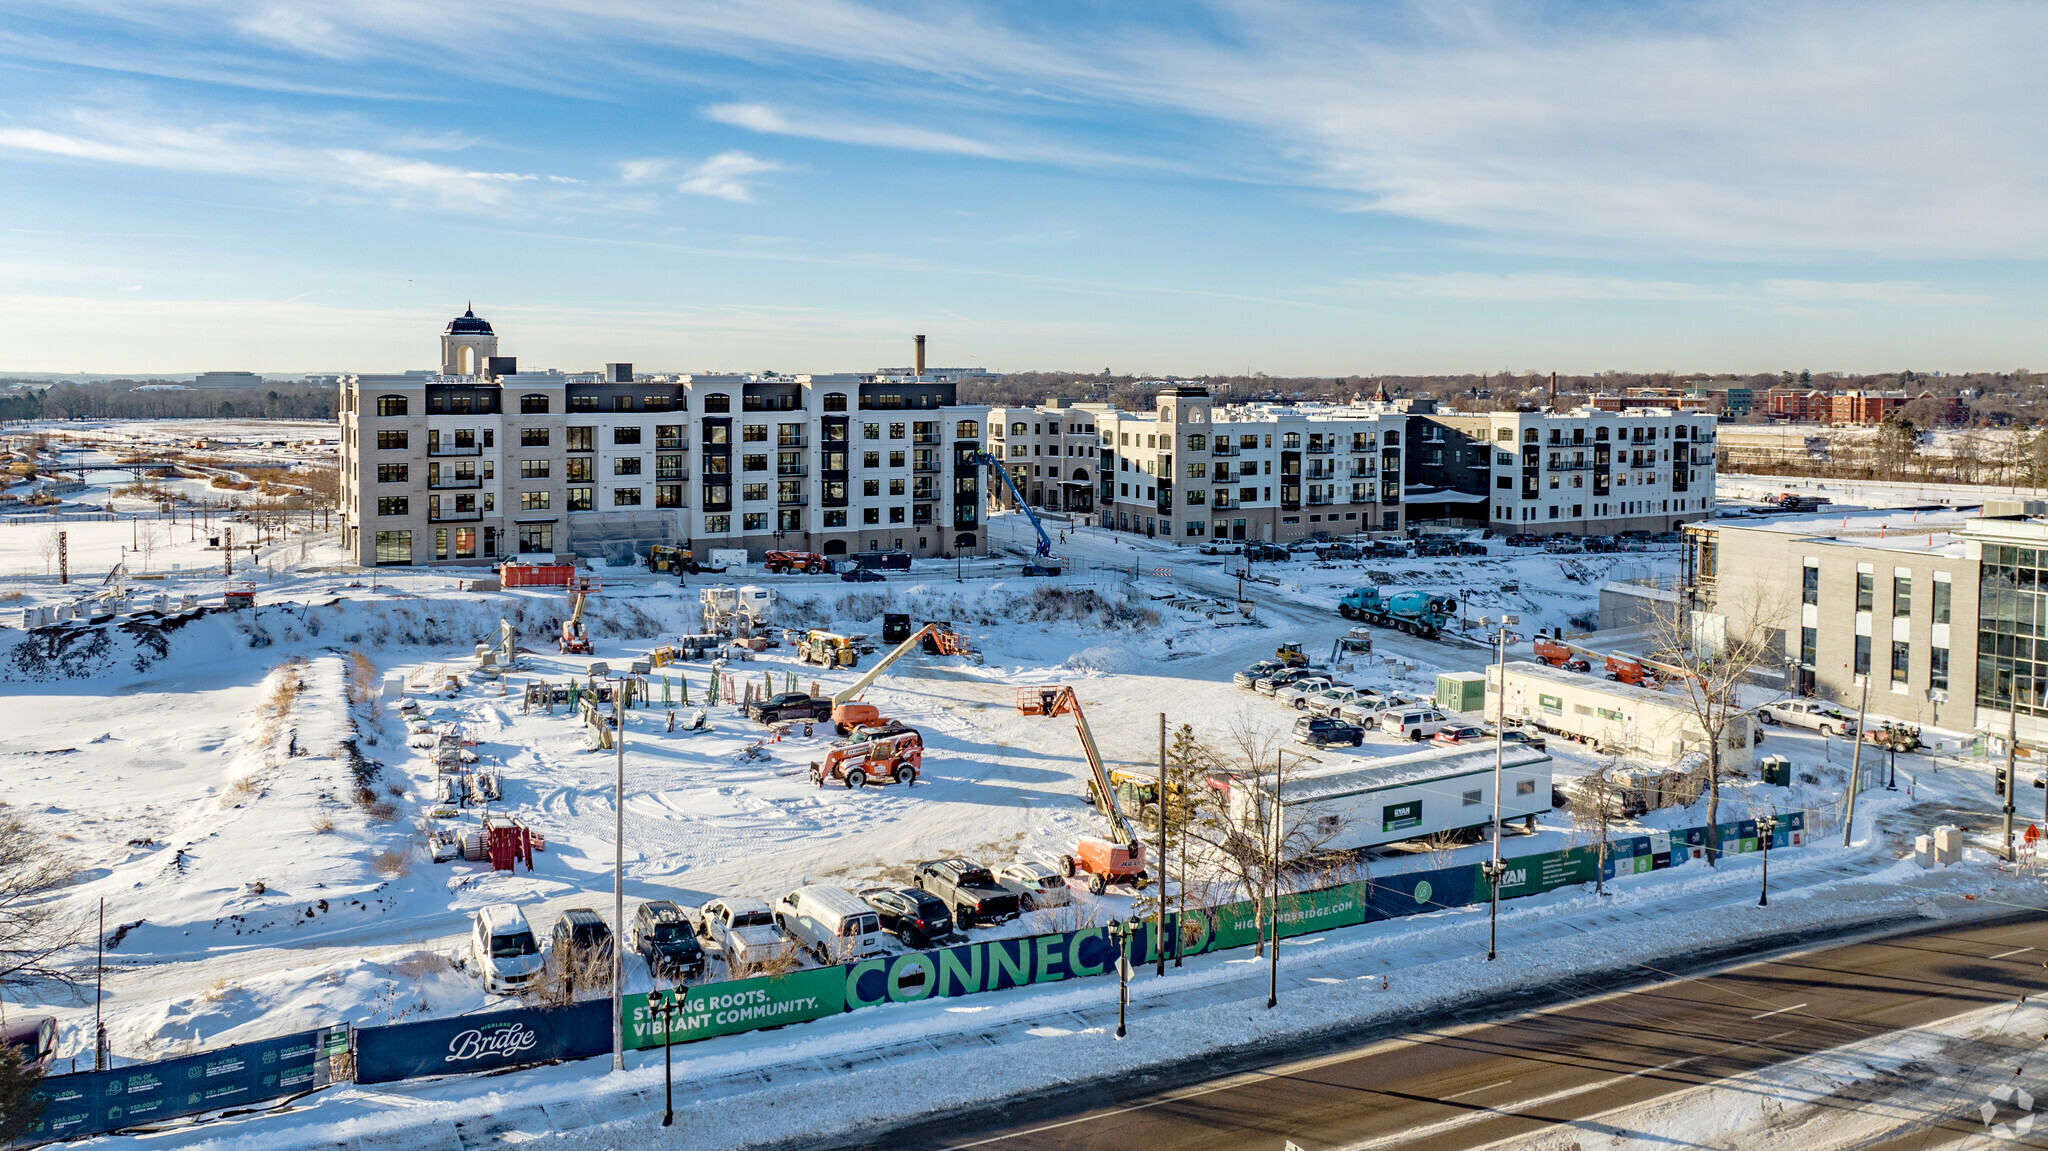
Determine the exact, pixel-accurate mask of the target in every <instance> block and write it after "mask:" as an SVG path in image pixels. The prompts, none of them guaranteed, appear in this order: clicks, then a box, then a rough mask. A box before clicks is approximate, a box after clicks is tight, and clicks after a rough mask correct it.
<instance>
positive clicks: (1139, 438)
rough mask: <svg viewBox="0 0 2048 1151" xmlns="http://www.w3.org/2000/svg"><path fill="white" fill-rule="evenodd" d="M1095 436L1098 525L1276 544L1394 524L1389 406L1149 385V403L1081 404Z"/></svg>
mask: <svg viewBox="0 0 2048 1151" xmlns="http://www.w3.org/2000/svg"><path fill="white" fill-rule="evenodd" d="M1078 410H1080V411H1084V412H1086V413H1088V415H1089V418H1092V419H1093V420H1094V423H1095V427H1096V431H1097V433H1098V441H1099V444H1098V449H1097V450H1098V452H1099V453H1100V454H1099V459H1098V464H1097V472H1098V483H1097V488H1096V495H1095V500H1096V508H1097V519H1098V522H1100V523H1101V524H1103V525H1104V526H1106V527H1111V528H1115V529H1117V530H1119V531H1129V532H1143V533H1145V534H1146V535H1151V536H1168V537H1172V538H1176V539H1183V540H1191V539H1202V538H1208V539H1230V540H1270V541H1277V542H1285V541H1288V540H1295V539H1302V538H1306V537H1308V536H1311V535H1314V534H1316V533H1318V532H1326V533H1328V534H1331V535H1339V536H1341V535H1351V534H1356V533H1360V532H1380V531H1389V532H1391V531H1400V530H1401V529H1402V527H1403V521H1402V508H1403V504H1402V502H1401V469H1402V450H1403V448H1402V436H1403V434H1404V432H1405V431H1406V429H1407V423H1408V416H1407V414H1406V413H1403V412H1400V411H1397V410H1395V409H1393V408H1392V407H1391V406H1386V405H1380V404H1368V405H1363V406H1356V407H1335V406H1326V405H1301V406H1291V407H1290V406H1281V405H1272V404H1252V405H1246V406H1241V407H1225V408H1221V409H1219V408H1216V407H1215V406H1214V403H1213V401H1212V399H1211V397H1210V395H1209V390H1208V389H1207V388H1205V387H1202V386H1200V385H1196V384H1187V383H1178V384H1175V383H1166V382H1161V383H1160V385H1159V390H1158V393H1157V399H1156V401H1155V410H1153V411H1151V412H1124V411H1119V410H1117V409H1114V408H1109V407H1106V406H1101V407H1098V406H1096V405H1082V406H1081V407H1080V408H1079V409H1078Z"/></svg>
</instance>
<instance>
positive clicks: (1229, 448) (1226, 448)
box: [1209, 440, 1237, 456]
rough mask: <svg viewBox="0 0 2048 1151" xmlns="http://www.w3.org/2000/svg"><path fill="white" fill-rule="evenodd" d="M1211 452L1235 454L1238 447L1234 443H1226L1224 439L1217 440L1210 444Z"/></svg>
mask: <svg viewBox="0 0 2048 1151" xmlns="http://www.w3.org/2000/svg"><path fill="white" fill-rule="evenodd" d="M1209 454H1210V455H1212V456H1234V455H1236V454H1237V448H1236V447H1235V446H1234V445H1231V444H1226V443H1224V442H1223V441H1222V440H1217V441H1216V442H1215V443H1213V444H1211V445H1209Z"/></svg>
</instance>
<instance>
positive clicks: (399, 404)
mask: <svg viewBox="0 0 2048 1151" xmlns="http://www.w3.org/2000/svg"><path fill="white" fill-rule="evenodd" d="M377 414H378V415H380V416H402V415H404V414H405V397H404V396H378V397H377Z"/></svg>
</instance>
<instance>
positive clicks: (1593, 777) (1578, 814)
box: [1568, 755, 1634, 895]
mask: <svg viewBox="0 0 2048 1151" xmlns="http://www.w3.org/2000/svg"><path fill="white" fill-rule="evenodd" d="M1633 769H1634V765H1633V764H1631V763H1630V762H1629V761H1628V759H1626V758H1625V757H1623V756H1619V755H1610V756H1608V757H1607V758H1605V759H1602V760H1601V761H1600V762H1599V763H1597V764H1594V765H1593V770H1591V771H1589V772H1587V773H1586V774H1585V775H1582V776H1580V777H1579V778H1578V779H1576V780H1574V781H1572V785H1571V787H1570V788H1569V789H1568V790H1569V794H1570V796H1571V804H1570V807H1569V811H1570V812H1571V817H1572V840H1573V842H1574V843H1576V842H1577V841H1578V839H1579V837H1580V836H1582V835H1583V836H1584V837H1585V838H1586V839H1587V840H1589V841H1590V842H1591V843H1592V844H1593V845H1594V853H1593V892H1594V894H1596V895H1605V894H1606V893H1607V886H1606V884H1607V878H1606V877H1607V840H1608V838H1609V834H1610V833H1611V832H1612V831H1613V828H1614V824H1615V822H1616V821H1618V820H1621V819H1625V818H1627V815H1628V789H1627V788H1626V787H1624V786H1622V784H1621V783H1620V782H1619V780H1618V778H1617V777H1618V776H1622V775H1626V774H1628V773H1629V772H1631V771H1632V770H1633Z"/></svg>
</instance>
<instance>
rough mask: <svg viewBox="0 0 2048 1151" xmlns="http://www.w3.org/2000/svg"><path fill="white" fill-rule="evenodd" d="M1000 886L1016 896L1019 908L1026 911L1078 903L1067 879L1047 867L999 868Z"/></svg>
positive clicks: (1017, 866)
mask: <svg viewBox="0 0 2048 1151" xmlns="http://www.w3.org/2000/svg"><path fill="white" fill-rule="evenodd" d="M996 882H997V883H999V884H1001V885H1002V886H1004V887H1006V888H1008V889H1009V890H1011V891H1014V892H1016V893H1017V904H1018V906H1020V907H1022V908H1023V909H1024V910H1025V911H1036V910H1038V909H1039V908H1041V907H1060V906H1064V905H1065V904H1069V903H1072V902H1074V892H1073V889H1072V888H1069V887H1068V886H1067V880H1066V877H1065V876H1063V875H1061V874H1060V873H1059V872H1058V871H1056V870H1054V869H1053V868H1051V867H1048V866H1046V865H1045V864H1043V863H1006V864H1004V865H1003V866H1001V867H998V868H996Z"/></svg>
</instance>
